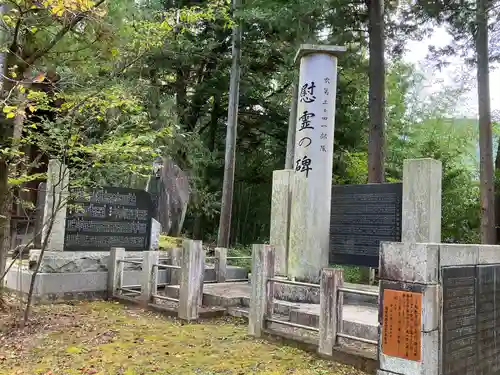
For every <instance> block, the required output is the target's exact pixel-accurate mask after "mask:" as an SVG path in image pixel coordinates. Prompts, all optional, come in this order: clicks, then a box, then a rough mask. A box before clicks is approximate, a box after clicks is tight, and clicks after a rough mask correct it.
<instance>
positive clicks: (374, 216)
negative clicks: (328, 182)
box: [330, 183, 403, 268]
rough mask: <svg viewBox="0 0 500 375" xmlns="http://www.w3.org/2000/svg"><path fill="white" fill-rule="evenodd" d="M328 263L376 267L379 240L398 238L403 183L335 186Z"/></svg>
mask: <svg viewBox="0 0 500 375" xmlns="http://www.w3.org/2000/svg"><path fill="white" fill-rule="evenodd" d="M331 202H332V205H331V217H330V264H350V265H356V266H365V267H374V268H378V262H379V245H380V241H390V242H399V241H401V220H402V206H403V184H402V183H391V184H366V185H335V186H333V188H332V200H331Z"/></svg>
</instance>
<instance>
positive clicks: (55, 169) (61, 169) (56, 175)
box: [42, 159, 69, 251]
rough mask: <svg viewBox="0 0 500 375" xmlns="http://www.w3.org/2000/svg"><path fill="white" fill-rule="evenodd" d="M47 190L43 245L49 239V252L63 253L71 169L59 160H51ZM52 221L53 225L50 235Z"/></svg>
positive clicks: (48, 168) (48, 169)
mask: <svg viewBox="0 0 500 375" xmlns="http://www.w3.org/2000/svg"><path fill="white" fill-rule="evenodd" d="M46 189H47V192H46V194H45V207H44V211H43V224H42V225H43V228H42V243H43V242H44V241H45V238H47V237H48V239H47V248H46V250H47V251H63V250H64V233H65V228H66V208H67V200H68V197H69V169H68V168H67V167H66V165H65V164H63V163H61V162H60V161H59V160H56V159H52V160H49V165H48V167H47V184H46ZM51 221H52V222H53V224H52V228H51V231H50V233H49V227H50V222H51Z"/></svg>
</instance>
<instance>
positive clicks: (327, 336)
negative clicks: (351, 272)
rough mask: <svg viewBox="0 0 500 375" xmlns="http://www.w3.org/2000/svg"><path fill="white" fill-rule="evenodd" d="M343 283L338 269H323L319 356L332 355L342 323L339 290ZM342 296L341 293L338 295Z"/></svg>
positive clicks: (342, 274) (342, 276)
mask: <svg viewBox="0 0 500 375" xmlns="http://www.w3.org/2000/svg"><path fill="white" fill-rule="evenodd" d="M343 283H344V273H343V270H342V269H338V268H333V269H332V268H324V269H323V270H322V271H321V280H320V309H319V311H320V312H319V346H318V352H319V353H320V354H326V355H332V354H333V347H334V346H335V345H336V343H337V332H338V331H339V327H341V324H340V323H341V322H342V303H343V301H342V298H340V300H339V297H340V296H339V288H340V287H342V285H343ZM340 294H342V293H340Z"/></svg>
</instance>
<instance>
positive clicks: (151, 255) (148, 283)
mask: <svg viewBox="0 0 500 375" xmlns="http://www.w3.org/2000/svg"><path fill="white" fill-rule="evenodd" d="M158 259H159V253H158V251H144V252H143V258H142V271H141V301H142V302H143V303H145V304H148V303H149V302H150V301H151V294H153V293H154V294H156V284H157V282H156V280H153V279H156V272H155V275H154V276H155V277H153V265H154V264H158Z"/></svg>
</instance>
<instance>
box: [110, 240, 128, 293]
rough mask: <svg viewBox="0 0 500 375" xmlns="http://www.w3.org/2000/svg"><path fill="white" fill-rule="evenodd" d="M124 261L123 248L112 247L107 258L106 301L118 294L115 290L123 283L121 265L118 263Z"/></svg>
mask: <svg viewBox="0 0 500 375" xmlns="http://www.w3.org/2000/svg"><path fill="white" fill-rule="evenodd" d="M123 259H125V248H123V247H112V248H111V251H110V252H109V258H108V299H112V298H113V297H115V296H116V295H117V294H118V291H117V289H118V288H119V287H120V286H121V285H122V281H123V272H122V270H123V263H118V261H120V260H123Z"/></svg>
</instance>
